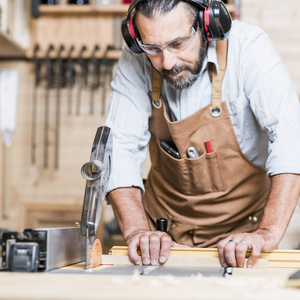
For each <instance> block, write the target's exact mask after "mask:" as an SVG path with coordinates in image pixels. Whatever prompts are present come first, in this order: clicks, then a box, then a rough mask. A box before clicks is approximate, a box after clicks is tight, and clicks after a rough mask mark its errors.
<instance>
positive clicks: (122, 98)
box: [105, 47, 151, 192]
mask: <svg viewBox="0 0 300 300" xmlns="http://www.w3.org/2000/svg"><path fill="white" fill-rule="evenodd" d="M149 69H150V64H149V62H148V61H147V59H146V58H145V56H144V55H138V56H137V55H135V54H133V53H131V52H130V51H129V50H128V48H127V47H124V48H123V54H122V56H121V57H120V60H119V63H118V67H117V70H116V75H115V78H114V80H113V81H112V84H111V85H112V93H111V95H110V100H109V108H108V113H107V117H106V121H105V125H106V126H108V127H110V128H111V130H112V134H113V157H112V171H111V175H110V179H109V185H108V192H109V191H111V190H114V189H116V188H119V187H131V186H135V187H139V188H140V189H141V190H142V191H143V192H144V186H143V179H142V171H141V165H142V163H143V162H144V160H145V158H146V154H147V147H148V142H149V139H150V132H149V130H148V119H149V117H150V116H151V105H150V100H149V97H148V92H149V86H150V77H149V75H147V74H148V73H149Z"/></svg>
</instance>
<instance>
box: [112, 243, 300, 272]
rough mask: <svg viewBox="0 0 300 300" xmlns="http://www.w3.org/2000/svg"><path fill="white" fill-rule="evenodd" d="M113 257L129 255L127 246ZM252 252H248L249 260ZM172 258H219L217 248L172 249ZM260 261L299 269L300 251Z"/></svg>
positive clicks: (116, 249) (265, 256)
mask: <svg viewBox="0 0 300 300" xmlns="http://www.w3.org/2000/svg"><path fill="white" fill-rule="evenodd" d="M110 253H111V254H112V255H128V248H127V247H126V246H115V247H113V248H112V249H111V250H110ZM250 254H251V251H247V253H246V257H247V258H248V257H249V256H250ZM171 256H184V257H205V258H218V257H219V255H218V250H217V249H216V248H171V252H170V257H171ZM260 259H267V260H268V261H269V267H270V268H299V267H300V250H274V251H272V252H264V253H261V255H260Z"/></svg>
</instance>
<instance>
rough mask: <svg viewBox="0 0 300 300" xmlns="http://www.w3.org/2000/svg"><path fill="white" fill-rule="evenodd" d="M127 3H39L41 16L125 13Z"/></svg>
mask: <svg viewBox="0 0 300 300" xmlns="http://www.w3.org/2000/svg"><path fill="white" fill-rule="evenodd" d="M128 7H129V5H127V4H119V5H102V6H101V5H99V6H97V5H82V6H77V5H40V8H39V10H40V13H41V16H42V17H43V16H45V15H49V14H124V15H125V14H126V13H127V10H128Z"/></svg>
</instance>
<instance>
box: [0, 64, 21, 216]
mask: <svg viewBox="0 0 300 300" xmlns="http://www.w3.org/2000/svg"><path fill="white" fill-rule="evenodd" d="M18 83H19V73H18V71H17V70H12V69H11V70H1V71H0V130H1V132H2V138H3V151H2V153H3V161H2V164H3V173H2V201H1V202H2V215H3V218H8V217H9V206H10V170H11V163H12V160H11V148H10V147H11V144H12V134H13V132H14V130H15V127H16V119H17V98H18Z"/></svg>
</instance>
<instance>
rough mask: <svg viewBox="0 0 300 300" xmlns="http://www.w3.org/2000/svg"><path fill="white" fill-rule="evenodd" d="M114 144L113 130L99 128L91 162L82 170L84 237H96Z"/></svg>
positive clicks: (82, 225)
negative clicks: (83, 182)
mask: <svg viewBox="0 0 300 300" xmlns="http://www.w3.org/2000/svg"><path fill="white" fill-rule="evenodd" d="M112 144H113V143H112V133H111V129H110V128H109V127H107V126H102V127H99V128H98V129H97V132H96V136H95V139H94V142H93V147H92V152H91V158H90V161H89V162H87V163H85V164H84V165H83V166H82V168H81V175H82V176H83V178H84V179H86V186H85V193H84V201H83V208H82V215H81V224H80V228H81V235H83V236H87V235H88V236H95V235H96V231H97V228H98V225H99V221H100V217H101V212H102V207H103V202H104V200H105V197H106V191H107V185H108V181H109V176H110V172H111V164H112Z"/></svg>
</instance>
